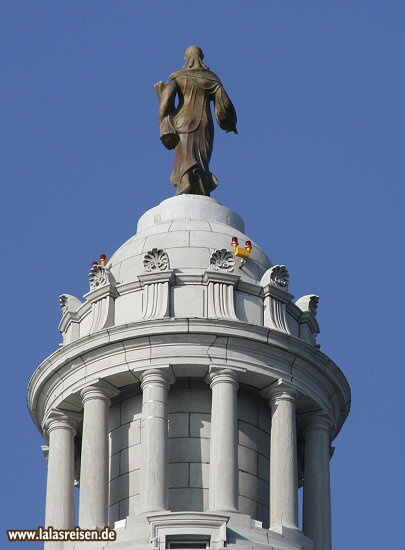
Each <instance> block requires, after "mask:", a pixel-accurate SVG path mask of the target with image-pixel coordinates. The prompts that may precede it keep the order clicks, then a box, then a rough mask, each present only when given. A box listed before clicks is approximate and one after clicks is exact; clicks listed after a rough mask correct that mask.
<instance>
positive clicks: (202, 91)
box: [161, 69, 236, 195]
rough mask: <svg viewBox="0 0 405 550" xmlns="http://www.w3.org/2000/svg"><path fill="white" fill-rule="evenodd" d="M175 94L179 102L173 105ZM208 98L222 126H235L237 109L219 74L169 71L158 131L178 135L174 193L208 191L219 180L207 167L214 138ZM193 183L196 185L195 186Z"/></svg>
mask: <svg viewBox="0 0 405 550" xmlns="http://www.w3.org/2000/svg"><path fill="white" fill-rule="evenodd" d="M176 95H178V101H179V103H178V105H177V106H175V99H176ZM210 101H213V102H214V105H215V116H216V119H217V122H218V124H219V125H220V127H221V128H222V129H223V130H226V131H234V130H235V129H236V113H235V109H234V107H233V105H232V102H231V100H230V99H229V97H228V95H227V93H226V92H225V90H224V88H223V86H222V84H221V81H220V80H219V78H218V77H217V76H216V75H215V74H214V73H212V72H211V71H209V70H206V69H181V70H179V71H177V72H175V73H173V74H172V75H170V78H169V82H168V83H167V85H166V87H165V90H164V91H163V93H162V96H161V112H162V113H164V114H165V115H166V116H164V117H163V118H162V119H161V134H163V133H164V132H167V131H168V127H171V128H172V131H173V132H174V133H175V134H177V135H178V138H179V141H178V143H177V145H176V146H175V149H174V153H175V162H174V168H173V172H172V175H171V181H172V184H173V185H174V186H175V187H176V193H177V194H180V193H196V192H197V193H200V194H204V195H209V194H210V192H211V191H212V190H213V189H215V187H216V186H217V185H218V180H217V178H216V177H215V176H214V174H212V173H211V172H210V171H209V161H210V158H211V153H212V146H213V141H214V125H213V121H212V115H211V109H210ZM196 186H197V187H198V189H196Z"/></svg>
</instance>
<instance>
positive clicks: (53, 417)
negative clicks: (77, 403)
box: [43, 409, 82, 435]
mask: <svg viewBox="0 0 405 550" xmlns="http://www.w3.org/2000/svg"><path fill="white" fill-rule="evenodd" d="M81 419H82V416H81V415H80V414H78V413H74V412H71V411H63V410H60V409H52V410H51V411H50V413H49V414H48V415H47V417H46V419H45V421H44V423H43V428H44V429H45V430H46V432H47V433H48V435H49V434H50V433H51V431H52V430H58V429H59V430H61V429H62V430H70V431H71V432H72V433H73V435H75V434H76V428H77V425H78V423H79V422H80V420H81Z"/></svg>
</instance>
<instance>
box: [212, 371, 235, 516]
mask: <svg viewBox="0 0 405 550" xmlns="http://www.w3.org/2000/svg"><path fill="white" fill-rule="evenodd" d="M237 379H238V376H237V373H236V372H235V371H233V370H231V369H221V368H218V369H215V370H213V371H211V372H210V374H209V380H210V382H211V384H210V385H211V390H212V407H211V441H210V489H209V508H210V510H212V511H213V510H221V511H237V509H238V415H237V392H238V387H239V384H238V382H237Z"/></svg>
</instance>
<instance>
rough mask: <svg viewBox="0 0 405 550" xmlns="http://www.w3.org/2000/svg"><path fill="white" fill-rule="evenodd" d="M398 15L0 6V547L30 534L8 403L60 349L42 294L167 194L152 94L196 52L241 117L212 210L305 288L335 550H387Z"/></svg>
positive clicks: (395, 7)
mask: <svg viewBox="0 0 405 550" xmlns="http://www.w3.org/2000/svg"><path fill="white" fill-rule="evenodd" d="M404 15H405V4H404V3H403V2H402V1H399V0H398V1H395V0H381V1H377V0H351V1H347V0H341V1H340V2H332V1H329V0H318V1H311V0H308V1H305V2H303V1H302V0H299V1H298V0H297V1H288V0H286V1H275V0H267V1H253V0H252V1H250V2H248V1H243V2H242V1H236V0H234V1H232V2H231V1H219V0H217V1H215V2H214V1H207V0H206V1H204V2H189V1H188V2H187V1H176V0H173V2H169V1H140V0H137V1H136V0H132V1H128V0H120V1H118V0H117V1H105V0H98V1H95V0H87V1H85V2H83V1H77V0H63V1H61V0H59V1H55V0H52V1H45V0H38V1H32V0H0V69H1V82H2V84H1V86H0V121H1V124H0V155H1V162H0V177H1V184H2V201H1V216H0V223H1V234H2V258H3V268H2V289H3V290H2V304H3V306H2V311H3V320H2V322H3V329H2V335H3V338H2V366H1V368H2V381H3V384H2V399H1V407H2V411H1V418H2V419H3V429H4V430H5V431H3V438H2V453H1V462H2V464H1V466H2V476H3V479H2V484H1V502H2V507H3V512H2V514H1V522H2V527H1V540H5V533H4V531H5V529H6V528H27V529H28V528H36V527H37V526H38V525H42V524H43V513H44V495H45V474H46V464H45V460H44V458H43V456H42V454H41V450H40V445H41V444H42V443H43V440H42V438H41V436H40V435H39V434H38V433H37V431H36V428H35V427H34V425H33V423H32V422H31V419H30V417H29V415H28V412H27V410H26V404H25V394H26V386H27V384H28V381H29V378H30V376H31V374H32V372H33V371H34V369H35V367H36V366H37V365H38V364H39V363H40V362H41V361H42V360H43V359H44V358H45V357H46V356H47V355H49V354H50V353H51V352H52V351H53V350H55V349H56V348H57V346H58V343H59V342H60V335H59V333H58V330H57V326H58V323H59V320H60V310H59V306H58V296H59V294H61V293H69V294H74V295H77V296H79V297H80V296H82V295H83V294H84V293H85V292H87V291H88V278H87V275H88V271H89V266H90V263H91V261H92V260H93V259H96V258H97V257H98V255H99V254H100V253H102V252H105V253H106V254H107V255H109V256H110V255H111V254H112V253H113V252H114V250H115V249H116V248H118V246H119V245H120V244H121V243H122V242H124V241H125V240H126V239H127V238H129V237H130V236H131V235H132V234H133V233H134V231H135V227H136V222H137V219H138V218H139V216H140V215H141V214H142V213H143V212H144V211H145V210H147V209H149V208H151V207H153V206H154V205H156V204H157V203H159V202H160V201H161V200H163V199H165V198H167V197H169V196H171V195H172V194H173V188H172V187H171V185H170V181H169V176H170V171H171V165H172V155H171V153H169V152H168V151H166V150H165V149H164V148H163V147H162V145H161V143H160V142H159V139H158V126H157V98H156V97H155V93H154V90H153V84H154V82H156V81H158V80H165V79H166V78H167V76H168V75H169V73H171V72H172V71H174V70H175V69H177V68H179V67H180V66H181V64H182V57H183V52H184V49H185V48H186V47H187V46H189V45H190V44H197V45H199V46H201V47H202V48H203V49H204V51H205V54H206V58H205V60H206V62H207V64H208V65H209V66H210V68H211V69H212V70H213V71H214V72H217V73H218V74H219V75H220V77H221V79H222V81H223V83H224V85H225V87H226V89H227V90H228V92H229V94H230V96H231V98H232V100H233V102H234V104H235V106H236V109H237V112H238V118H239V124H238V128H239V135H237V136H236V135H234V134H224V133H220V132H219V131H217V133H216V148H215V152H214V156H213V159H212V162H211V167H212V170H213V171H214V173H215V174H216V175H217V176H218V178H219V181H220V186H219V188H218V189H217V191H216V192H215V194H214V195H213V196H214V198H216V199H217V200H219V201H220V202H222V203H223V204H225V205H227V206H229V207H230V208H232V209H234V210H236V211H237V212H239V213H240V214H241V215H242V216H243V217H244V219H245V223H246V229H247V234H248V235H249V236H251V237H252V239H255V240H256V241H258V242H259V243H260V244H261V246H262V248H263V249H264V250H265V251H266V252H267V253H268V255H269V257H270V258H271V260H272V261H273V262H274V263H277V264H285V265H287V267H288V269H289V272H290V275H291V285H290V288H291V291H292V293H294V294H295V295H296V296H297V297H299V296H301V295H303V294H308V293H316V294H318V295H320V297H321V300H320V306H319V314H318V320H319V322H320V326H321V334H320V335H319V342H320V343H321V345H322V350H323V351H324V352H325V353H327V354H328V355H330V356H331V357H332V358H333V359H334V360H335V361H336V362H337V363H338V364H339V365H340V366H341V368H342V369H343V371H344V372H345V374H346V376H347V378H348V379H349V382H350V384H351V387H352V392H353V405H352V412H351V414H350V416H349V418H348V421H347V423H346V425H345V427H344V429H343V431H342V432H341V434H340V435H339V436H338V438H337V440H336V441H335V446H336V452H335V455H334V457H333V459H332V462H331V473H332V491H333V539H334V550H359V549H363V548H364V549H367V550H381V549H383V548H399V547H400V546H402V544H403V541H402V535H400V526H401V525H402V524H403V521H404V504H403V495H404V483H403V479H404V475H403V469H404V445H405V443H404V429H403V417H404V414H403V410H404V408H403V402H404V374H403V372H404V362H403V353H400V346H401V341H403V326H402V325H403V322H402V318H403V309H402V308H403V301H402V302H401V299H403V285H404V283H403V280H404V278H403V267H404V265H403V264H404V259H403V258H404V254H403V247H401V246H400V245H401V244H402V236H403V208H404V181H403V179H404V178H403V175H404V174H403V163H402V162H401V161H400V153H402V152H403V145H404V118H403V106H404V104H403V97H404V56H403V51H404V39H403V30H404V27H403V24H404ZM401 19H402V21H401ZM401 160H402V159H401ZM401 306H402V307H401ZM400 540H401V542H400ZM5 544H11V543H7V542H6V543H5ZM22 544H23V543H13V547H14V548H17V547H19V546H22ZM25 544H27V543H25ZM39 547H40V545H39V544H36V543H30V548H32V549H35V548H39Z"/></svg>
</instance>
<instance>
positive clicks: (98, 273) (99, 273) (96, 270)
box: [89, 265, 110, 290]
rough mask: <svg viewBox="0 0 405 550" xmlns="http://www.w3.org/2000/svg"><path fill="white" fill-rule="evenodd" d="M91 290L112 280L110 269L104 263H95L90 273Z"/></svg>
mask: <svg viewBox="0 0 405 550" xmlns="http://www.w3.org/2000/svg"><path fill="white" fill-rule="evenodd" d="M89 282H90V290H96V288H99V287H100V286H104V285H108V284H109V282H110V277H109V271H108V269H107V268H106V267H104V266H103V265H93V266H92V267H91V270H90V273H89Z"/></svg>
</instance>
